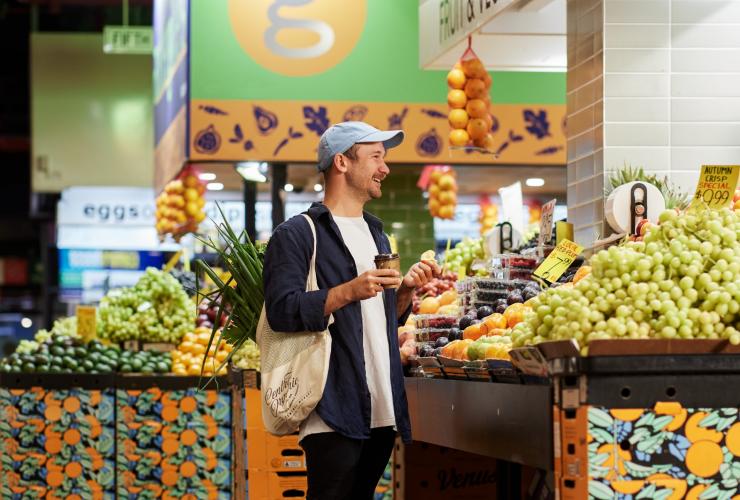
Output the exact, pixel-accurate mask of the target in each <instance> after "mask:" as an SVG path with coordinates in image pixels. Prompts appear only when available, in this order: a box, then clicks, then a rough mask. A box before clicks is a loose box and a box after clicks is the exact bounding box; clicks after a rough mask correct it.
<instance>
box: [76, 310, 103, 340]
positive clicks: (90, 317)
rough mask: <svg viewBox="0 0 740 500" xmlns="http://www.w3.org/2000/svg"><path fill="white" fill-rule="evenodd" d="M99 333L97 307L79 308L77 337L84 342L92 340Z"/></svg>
mask: <svg viewBox="0 0 740 500" xmlns="http://www.w3.org/2000/svg"><path fill="white" fill-rule="evenodd" d="M97 333H98V330H97V325H96V315H95V307H93V306H77V335H78V336H79V337H80V338H82V339H84V340H92V339H93V338H95V336H96V335H97Z"/></svg>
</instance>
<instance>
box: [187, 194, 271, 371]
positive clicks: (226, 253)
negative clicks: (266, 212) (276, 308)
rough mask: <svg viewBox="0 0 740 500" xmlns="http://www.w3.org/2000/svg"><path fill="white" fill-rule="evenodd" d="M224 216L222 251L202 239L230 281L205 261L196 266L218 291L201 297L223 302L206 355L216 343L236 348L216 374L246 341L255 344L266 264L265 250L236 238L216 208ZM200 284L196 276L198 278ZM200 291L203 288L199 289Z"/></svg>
mask: <svg viewBox="0 0 740 500" xmlns="http://www.w3.org/2000/svg"><path fill="white" fill-rule="evenodd" d="M217 207H218V210H219V212H220V213H221V217H222V221H223V222H221V223H220V224H216V229H217V230H218V235H219V237H220V238H221V239H222V240H223V241H224V242H225V246H224V247H222V246H221V245H219V244H218V243H217V242H214V241H213V240H212V239H211V238H208V239H207V240H206V239H204V238H199V239H200V241H201V242H202V243H203V244H204V245H205V246H207V247H208V248H210V249H212V250H213V251H215V252H216V253H217V254H218V256H219V258H220V261H221V263H222V265H223V267H224V269H225V270H226V271H227V272H228V273H229V275H230V278H229V279H228V280H226V281H223V280H222V279H221V277H220V276H219V273H217V272H216V271H215V270H214V269H213V268H211V266H210V265H208V264H207V263H206V262H205V261H203V260H201V259H198V260H197V261H196V263H195V265H196V269H200V270H202V271H203V272H205V274H206V275H207V276H208V277H209V278H210V279H211V281H213V283H214V284H215V285H216V289H215V290H213V291H211V292H208V293H206V294H200V293H199V296H198V299H200V298H201V296H202V297H203V298H204V299H205V300H209V301H213V300H214V299H215V298H216V297H220V298H221V301H220V303H219V306H218V311H217V313H216V320H215V321H214V322H213V330H212V331H211V338H210V339H209V340H208V346H207V348H206V350H207V351H210V349H211V345H213V343H214V342H216V345H217V346H218V345H220V343H221V342H222V341H225V342H228V343H229V344H232V345H233V346H234V349H233V350H232V351H231V352H230V353H229V354H228V356H227V357H226V359H225V360H224V361H222V362H221V364H220V365H219V367H218V369H217V370H214V372H217V371H218V370H220V369H221V368H222V367H224V366H225V365H226V364H227V363H229V362H230V361H231V358H232V356H233V355H234V353H235V352H236V351H238V350H239V348H240V347H242V345H243V344H244V343H245V342H246V341H247V340H250V339H251V340H253V341H254V340H256V335H257V323H258V322H259V318H260V314H261V313H262V305H263V304H264V291H263V287H262V268H263V263H264V251H265V247H264V246H263V245H262V246H257V245H255V244H254V243H253V242H252V241H251V240H250V239H249V236H247V233H246V232H245V231H242V232H241V234H238V235H237V234H236V233H235V232H234V230H233V229H232V227H231V225H230V224H229V223H228V221H227V219H226V217H225V216H224V213H223V210H221V206H220V205H218V204H217ZM196 280H197V274H196ZM196 288H198V289H200V286H196ZM226 304H228V305H229V306H230V307H231V312H230V313H229V312H227V311H226V309H225V305H226ZM224 314H228V317H227V321H226V326H225V327H224V328H223V330H222V331H221V334H220V335H219V333H218V332H219V325H220V324H221V319H222V317H223V316H224ZM205 362H206V361H205V359H204V360H203V364H202V365H201V372H202V371H203V370H204V369H205Z"/></svg>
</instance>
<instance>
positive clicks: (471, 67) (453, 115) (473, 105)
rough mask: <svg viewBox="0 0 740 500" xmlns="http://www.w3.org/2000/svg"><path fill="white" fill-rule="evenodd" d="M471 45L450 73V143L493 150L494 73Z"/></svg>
mask: <svg viewBox="0 0 740 500" xmlns="http://www.w3.org/2000/svg"><path fill="white" fill-rule="evenodd" d="M471 44H472V38H471V37H468V48H467V49H466V50H465V52H464V53H463V54H462V56H461V57H460V59H459V60H458V61H457V63H456V64H455V66H454V67H453V68H452V69H451V70H450V72H449V73H447V86H448V87H449V90H448V92H447V104H448V106H449V112H448V115H447V118H448V120H449V123H450V135H449V143H450V146H451V147H453V148H477V149H480V150H484V151H486V152H489V151H493V149H494V146H493V135H492V134H491V128H492V127H493V117H492V116H491V112H490V107H491V98H490V90H491V81H492V80H491V75H490V74H489V73H488V71H486V68H485V66H484V65H483V62H482V61H481V60H480V58H478V56H477V55H476V54H475V52H474V51H473V49H472V46H471Z"/></svg>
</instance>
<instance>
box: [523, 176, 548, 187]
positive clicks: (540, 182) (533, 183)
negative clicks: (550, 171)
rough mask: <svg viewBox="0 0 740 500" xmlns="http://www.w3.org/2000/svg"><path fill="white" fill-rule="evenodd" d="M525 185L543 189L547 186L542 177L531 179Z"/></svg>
mask: <svg viewBox="0 0 740 500" xmlns="http://www.w3.org/2000/svg"><path fill="white" fill-rule="evenodd" d="M525 184H526V185H527V186H529V187H542V186H544V185H545V179H543V178H541V177H530V178H529V179H527V180H526V181H525Z"/></svg>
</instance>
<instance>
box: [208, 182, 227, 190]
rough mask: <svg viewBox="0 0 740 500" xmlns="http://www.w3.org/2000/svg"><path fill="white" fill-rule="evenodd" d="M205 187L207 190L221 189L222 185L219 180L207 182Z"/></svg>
mask: <svg viewBox="0 0 740 500" xmlns="http://www.w3.org/2000/svg"><path fill="white" fill-rule="evenodd" d="M206 189H207V190H209V191H223V189H224V185H223V183H221V182H209V183H208V184H206Z"/></svg>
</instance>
